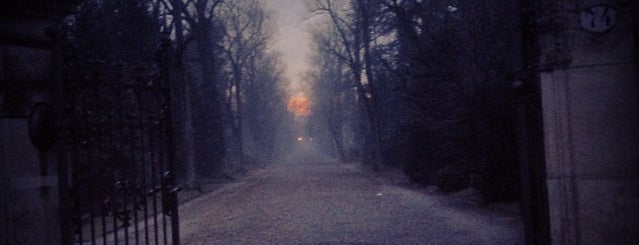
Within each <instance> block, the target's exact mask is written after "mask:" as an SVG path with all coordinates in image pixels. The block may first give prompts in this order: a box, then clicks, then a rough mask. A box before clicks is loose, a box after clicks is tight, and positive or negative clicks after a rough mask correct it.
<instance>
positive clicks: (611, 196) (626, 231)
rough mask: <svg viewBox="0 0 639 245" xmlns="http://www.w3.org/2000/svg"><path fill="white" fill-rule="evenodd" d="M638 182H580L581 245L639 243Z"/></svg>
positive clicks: (612, 180) (621, 180) (626, 179)
mask: <svg viewBox="0 0 639 245" xmlns="http://www.w3.org/2000/svg"><path fill="white" fill-rule="evenodd" d="M638 180H639V179H637V178H636V177H634V178H610V179H580V180H579V183H578V186H577V189H578V193H579V194H578V196H579V204H580V205H579V207H578V210H579V214H580V216H579V226H580V228H581V233H580V235H581V237H580V242H581V243H580V244H635V243H636V242H637V241H639V233H638V232H637V227H639V209H637V207H639V185H637V182H638Z"/></svg>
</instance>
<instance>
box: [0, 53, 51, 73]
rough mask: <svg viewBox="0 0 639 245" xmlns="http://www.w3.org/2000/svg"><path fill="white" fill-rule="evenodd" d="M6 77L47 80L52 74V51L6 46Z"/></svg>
mask: <svg viewBox="0 0 639 245" xmlns="http://www.w3.org/2000/svg"><path fill="white" fill-rule="evenodd" d="M3 49H4V66H5V71H4V72H5V78H6V80H7V81H8V82H11V81H34V82H40V81H47V80H48V79H49V78H50V74H51V51H50V50H46V49H34V48H25V47H16V46H5V47H3Z"/></svg>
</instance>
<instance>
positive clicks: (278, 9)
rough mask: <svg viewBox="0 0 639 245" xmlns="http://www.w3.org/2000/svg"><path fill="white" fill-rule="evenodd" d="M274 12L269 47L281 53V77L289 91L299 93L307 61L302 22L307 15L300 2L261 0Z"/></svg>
mask: <svg viewBox="0 0 639 245" xmlns="http://www.w3.org/2000/svg"><path fill="white" fill-rule="evenodd" d="M264 1H265V2H266V6H267V7H268V8H269V9H271V10H272V11H273V12H274V15H275V16H274V20H275V21H276V24H275V29H276V30H275V33H276V35H275V37H274V39H275V40H274V46H273V48H274V49H275V50H276V51H277V52H279V53H281V54H282V61H283V62H284V67H285V68H286V70H285V74H286V77H287V79H288V80H289V81H290V82H291V87H290V90H292V91H290V92H293V93H295V92H299V91H300V88H301V84H303V81H301V79H302V78H303V77H304V73H305V72H306V70H307V68H308V66H309V61H308V60H307V59H308V55H309V53H310V49H309V42H310V40H309V38H308V31H307V28H306V27H307V26H308V24H307V23H306V22H304V19H305V18H306V17H308V16H309V14H308V13H307V9H306V6H305V1H304V0H264Z"/></svg>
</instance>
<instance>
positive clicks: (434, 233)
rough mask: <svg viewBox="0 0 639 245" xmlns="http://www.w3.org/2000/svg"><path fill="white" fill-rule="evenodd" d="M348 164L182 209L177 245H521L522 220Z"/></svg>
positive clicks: (245, 184)
mask: <svg viewBox="0 0 639 245" xmlns="http://www.w3.org/2000/svg"><path fill="white" fill-rule="evenodd" d="M451 198H452V197H447V196H442V195H438V194H431V193H428V192H425V191H423V190H420V189H415V188H410V187H406V186H405V185H398V184H395V183H393V181H387V179H385V178H383V177H379V175H374V174H372V173H370V172H369V171H364V170H361V169H360V168H358V167H356V166H355V165H353V164H343V163H338V162H327V161H315V162H313V161H303V162H293V163H289V164H280V165H272V166H268V167H266V168H264V169H259V170H255V171H254V172H252V173H251V174H249V175H248V176H247V177H246V178H243V179H242V180H241V181H238V182H236V183H230V184H228V185H226V186H224V187H222V188H220V189H217V190H216V191H213V192H212V193H209V194H207V195H205V196H202V197H200V198H197V199H195V200H193V201H190V202H188V203H185V204H183V205H182V206H181V207H180V212H181V214H180V215H181V217H180V220H181V221H180V222H181V224H180V225H181V237H182V244H186V245H192V244H523V230H522V229H523V228H522V224H521V220H520V218H519V217H518V216H517V215H516V214H514V213H512V212H506V211H503V210H496V209H487V208H485V207H480V206H477V205H462V204H459V203H457V202H455V201H451Z"/></svg>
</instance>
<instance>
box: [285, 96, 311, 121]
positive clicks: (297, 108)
mask: <svg viewBox="0 0 639 245" xmlns="http://www.w3.org/2000/svg"><path fill="white" fill-rule="evenodd" d="M287 109H288V111H290V112H293V113H294V114H295V115H296V116H308V115H309V114H310V113H311V108H310V101H309V99H308V98H307V97H306V96H293V97H291V99H289V100H288V105H287Z"/></svg>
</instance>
